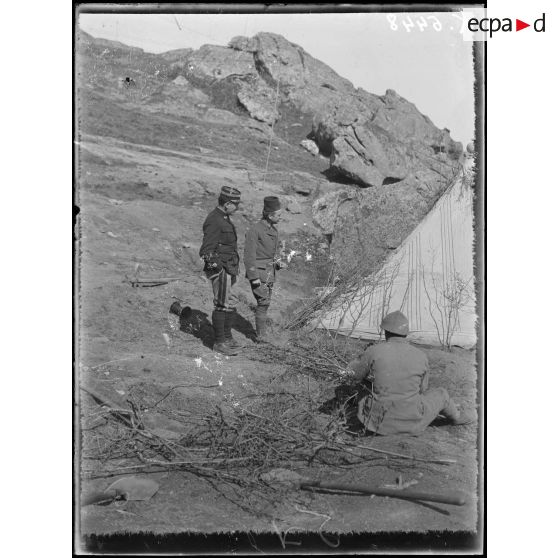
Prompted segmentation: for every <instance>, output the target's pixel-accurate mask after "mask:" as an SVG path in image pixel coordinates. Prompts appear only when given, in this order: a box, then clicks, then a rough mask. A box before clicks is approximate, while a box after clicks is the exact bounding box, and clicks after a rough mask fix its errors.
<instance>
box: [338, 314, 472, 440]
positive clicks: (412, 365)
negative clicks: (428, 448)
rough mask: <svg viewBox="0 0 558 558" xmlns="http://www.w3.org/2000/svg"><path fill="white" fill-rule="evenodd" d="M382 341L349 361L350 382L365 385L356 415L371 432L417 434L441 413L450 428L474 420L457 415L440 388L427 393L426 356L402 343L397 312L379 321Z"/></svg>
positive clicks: (402, 321) (402, 322)
mask: <svg viewBox="0 0 558 558" xmlns="http://www.w3.org/2000/svg"><path fill="white" fill-rule="evenodd" d="M380 327H381V328H382V329H383V330H384V331H385V335H386V341H385V342H382V343H376V344H374V345H371V346H369V347H368V348H367V349H366V350H365V351H364V353H363V354H362V356H361V357H360V358H359V359H356V360H353V361H351V362H350V363H349V370H348V372H347V374H348V376H349V377H350V378H351V380H352V382H353V383H354V382H362V381H370V382H371V384H372V389H371V390H368V394H367V395H364V397H362V398H361V399H360V400H359V401H358V411H357V417H358V420H359V422H360V423H361V424H362V425H363V426H364V427H365V428H366V429H367V430H369V431H372V432H375V433H376V434H419V433H421V432H424V430H425V429H426V427H427V426H428V425H429V424H430V423H431V422H432V421H433V420H434V419H435V418H436V417H437V416H438V414H441V415H443V416H445V417H447V418H448V419H449V420H450V421H451V423H452V424H469V423H470V422H473V416H472V414H469V413H465V412H460V411H459V409H458V408H457V406H456V405H455V403H454V402H453V400H452V399H451V398H450V396H449V394H448V392H447V391H446V390H445V389H444V388H435V389H430V390H429V389H428V375H429V372H428V358H427V357H426V354H425V353H424V352H423V351H421V350H420V349H417V348H416V347H413V346H412V345H411V344H410V343H409V342H408V341H407V339H406V337H407V335H408V333H409V320H408V319H407V318H406V317H405V315H404V314H402V313H401V312H399V311H396V312H392V313H390V314H388V315H387V316H385V317H384V319H383V320H382V323H381V326H380Z"/></svg>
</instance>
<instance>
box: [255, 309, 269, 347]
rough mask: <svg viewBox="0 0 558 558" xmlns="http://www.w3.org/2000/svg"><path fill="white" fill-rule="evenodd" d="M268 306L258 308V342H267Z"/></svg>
mask: <svg viewBox="0 0 558 558" xmlns="http://www.w3.org/2000/svg"><path fill="white" fill-rule="evenodd" d="M267 308H268V307H267V306H256V341H257V342H258V343H266V342H267Z"/></svg>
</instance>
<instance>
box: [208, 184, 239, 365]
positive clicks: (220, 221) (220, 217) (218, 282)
mask: <svg viewBox="0 0 558 558" xmlns="http://www.w3.org/2000/svg"><path fill="white" fill-rule="evenodd" d="M218 204H219V205H218V206H217V207H216V208H215V209H214V210H213V211H212V212H211V213H210V214H209V215H208V216H207V218H206V219H205V222H204V224H203V243H202V245H201V248H200V256H201V257H202V258H203V259H204V261H205V266H204V272H205V274H206V277H207V278H208V279H209V280H210V281H211V284H212V287H213V304H214V306H215V309H214V310H213V314H212V317H211V318H212V322H213V329H214V330H215V344H214V345H213V350H214V351H217V352H219V353H222V354H225V355H236V354H238V349H239V345H238V343H236V341H235V340H234V339H233V336H232V331H231V329H232V324H233V320H234V317H235V313H236V308H235V299H234V298H231V291H232V288H233V286H234V284H235V283H236V278H237V275H238V269H239V259H240V258H239V255H238V250H237V236H236V229H235V226H234V225H233V223H232V221H231V219H230V216H231V215H232V214H233V213H234V212H235V211H236V210H237V209H238V206H239V204H240V191H239V190H237V189H236V188H232V187H230V186H223V187H222V188H221V193H220V195H219V200H218Z"/></svg>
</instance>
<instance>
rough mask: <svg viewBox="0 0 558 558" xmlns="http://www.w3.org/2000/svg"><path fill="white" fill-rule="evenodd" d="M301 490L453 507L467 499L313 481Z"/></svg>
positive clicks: (460, 496)
mask: <svg viewBox="0 0 558 558" xmlns="http://www.w3.org/2000/svg"><path fill="white" fill-rule="evenodd" d="M300 488H301V489H303V490H304V489H306V490H308V489H312V488H322V489H325V490H342V491H345V492H361V493H364V494H374V495H375V496H389V497H391V498H400V499H403V500H420V501H423V502H437V503H439V504H450V505H452V506H463V505H464V504H465V498H464V497H463V496H462V495H460V494H432V493H431V492H416V491H414V490H394V489H392V488H380V487H375V486H366V485H362V484H343V483H337V482H320V481H311V482H303V483H301V484H300Z"/></svg>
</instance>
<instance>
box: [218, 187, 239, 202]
mask: <svg viewBox="0 0 558 558" xmlns="http://www.w3.org/2000/svg"><path fill="white" fill-rule="evenodd" d="M221 196H223V197H225V198H227V201H231V202H235V203H237V202H239V201H240V190H237V189H236V188H233V187H232V186H223V187H222V188H221Z"/></svg>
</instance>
